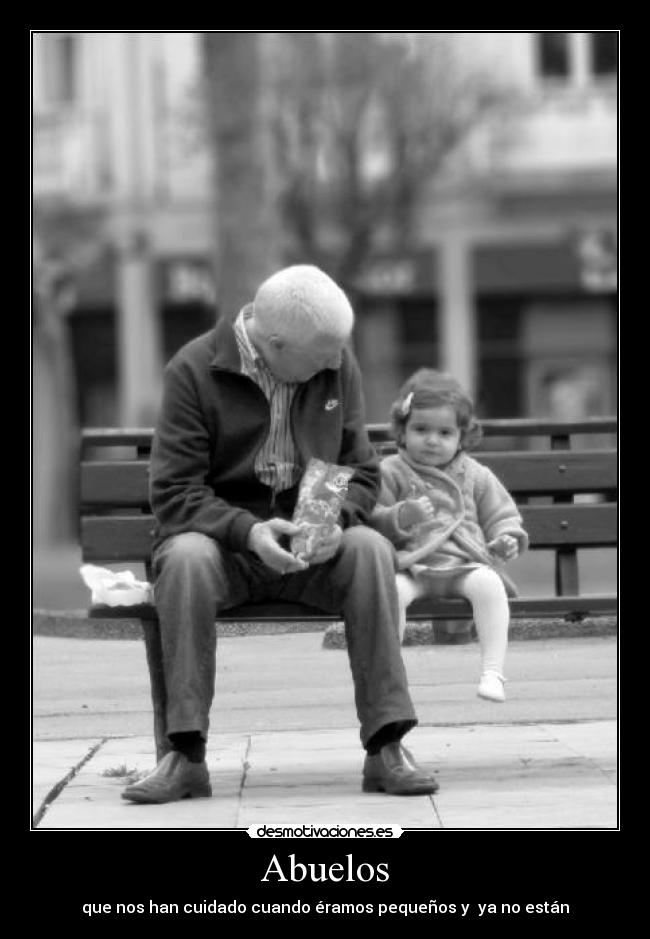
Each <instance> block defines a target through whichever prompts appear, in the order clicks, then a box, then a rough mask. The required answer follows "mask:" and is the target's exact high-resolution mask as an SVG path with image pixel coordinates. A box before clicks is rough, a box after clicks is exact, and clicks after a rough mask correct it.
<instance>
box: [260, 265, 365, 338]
mask: <svg viewBox="0 0 650 939" xmlns="http://www.w3.org/2000/svg"><path fill="white" fill-rule="evenodd" d="M254 315H255V319H256V320H258V321H259V322H260V324H264V325H265V326H266V327H267V328H269V329H272V330H273V331H274V332H277V333H278V334H279V335H283V336H287V335H291V336H295V335H298V334H304V333H305V330H306V329H307V331H310V330H309V326H311V327H312V329H313V332H314V333H316V334H317V335H320V336H333V337H336V338H338V339H347V338H348V337H349V335H350V333H351V332H352V326H353V324H354V313H353V312H352V307H351V305H350V301H349V300H348V298H347V297H346V295H345V294H344V292H343V291H342V290H341V288H340V287H339V286H338V284H336V283H335V282H334V281H333V280H332V278H331V277H329V276H328V275H327V274H326V273H325V272H324V271H321V270H320V268H318V267H314V266H313V265H311V264H294V265H293V266H291V267H285V268H284V269H283V270H281V271H278V272H277V273H275V274H273V275H272V276H271V277H269V278H268V279H267V280H265V281H264V282H263V283H262V284H261V285H260V287H259V289H258V291H257V293H256V294H255V301H254Z"/></svg>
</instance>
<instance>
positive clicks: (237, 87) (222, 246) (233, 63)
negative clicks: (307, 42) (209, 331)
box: [202, 32, 281, 318]
mask: <svg viewBox="0 0 650 939" xmlns="http://www.w3.org/2000/svg"><path fill="white" fill-rule="evenodd" d="M264 52H265V49H264V37H263V35H261V34H259V33H219V32H213V33H205V34H204V35H203V37H202V54H203V70H204V78H205V92H206V102H207V111H208V121H209V127H210V134H211V138H212V149H213V153H214V154H215V170H214V173H215V176H214V179H215V196H216V198H215V207H216V208H215V211H216V218H215V244H216V273H217V298H218V310H219V313H220V314H224V315H226V316H228V317H230V318H233V317H234V316H236V314H237V312H238V311H239V309H240V308H241V306H242V305H243V304H244V303H246V302H248V301H250V300H252V299H253V296H254V294H255V291H256V289H257V287H258V286H259V284H260V283H261V281H262V280H264V279H265V278H266V277H268V276H269V275H270V274H272V273H273V272H274V271H275V270H276V269H277V268H278V267H280V266H281V264H280V258H281V232H280V228H279V225H278V223H277V218H276V215H277V187H276V186H275V184H274V179H273V175H272V173H273V171H272V160H271V159H269V146H270V141H269V133H268V107H267V105H266V102H265V100H264V94H265V91H264V89H265V68H266V62H265V57H264Z"/></svg>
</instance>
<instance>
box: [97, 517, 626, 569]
mask: <svg viewBox="0 0 650 939" xmlns="http://www.w3.org/2000/svg"><path fill="white" fill-rule="evenodd" d="M521 511H522V515H523V519H524V527H525V528H526V531H527V532H528V533H529V535H530V541H531V546H532V547H536V548H551V547H556V546H557V545H576V546H578V547H580V546H581V545H584V546H589V547H607V546H608V545H615V544H616V543H617V506H616V504H615V503H603V504H599V505H531V506H523V507H522V510H521ZM153 527H154V520H153V517H152V516H151V515H142V516H138V515H132V516H122V515H113V516H87V517H86V518H82V519H81V547H82V553H83V558H84V560H85V561H105V562H108V561H143V560H148V558H149V554H150V551H151V538H152V533H153Z"/></svg>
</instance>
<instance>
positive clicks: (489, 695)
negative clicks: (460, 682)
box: [476, 671, 506, 702]
mask: <svg viewBox="0 0 650 939" xmlns="http://www.w3.org/2000/svg"><path fill="white" fill-rule="evenodd" d="M505 681H506V680H505V678H504V677H503V675H501V674H500V673H499V672H495V671H488V672H483V674H482V675H481V680H480V682H479V685H478V691H477V692H476V693H477V695H478V696H479V698H486V699H487V700H488V701H500V702H501V701H505V700H506V693H505V690H504V688H503V686H504V684H505Z"/></svg>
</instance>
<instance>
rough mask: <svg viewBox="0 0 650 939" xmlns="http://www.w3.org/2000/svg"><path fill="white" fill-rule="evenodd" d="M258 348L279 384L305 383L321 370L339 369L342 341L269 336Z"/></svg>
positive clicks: (328, 337)
mask: <svg viewBox="0 0 650 939" xmlns="http://www.w3.org/2000/svg"><path fill="white" fill-rule="evenodd" d="M260 345H261V352H262V355H263V356H264V361H265V362H266V365H267V368H268V369H269V371H271V372H272V373H273V375H275V377H276V378H277V379H278V380H279V381H286V382H305V381H309V379H310V378H312V377H313V376H314V375H316V374H317V373H318V372H322V371H323V369H326V368H333V369H337V368H340V367H341V361H342V358H343V347H344V346H345V340H344V339H337V338H334V337H332V336H327V337H322V336H320V337H313V336H312V337H308V338H303V337H299V336H296V337H295V338H292V339H290V340H289V339H286V340H285V339H280V338H279V337H275V336H272V337H271V338H270V339H266V340H262V342H261V343H260Z"/></svg>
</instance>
